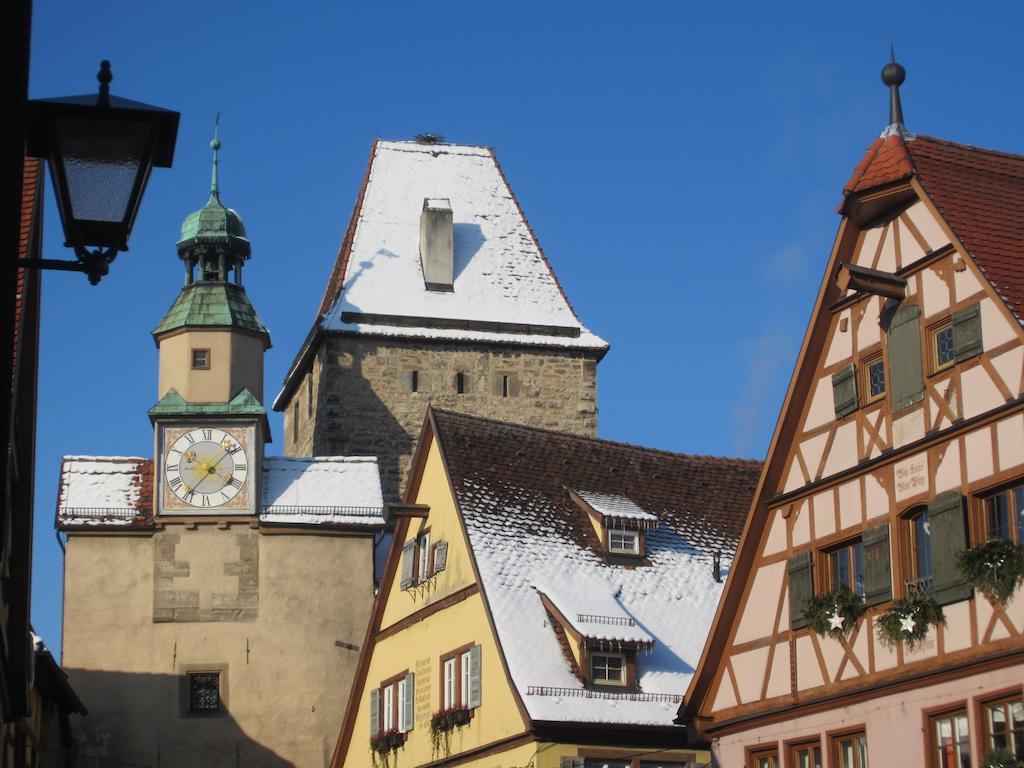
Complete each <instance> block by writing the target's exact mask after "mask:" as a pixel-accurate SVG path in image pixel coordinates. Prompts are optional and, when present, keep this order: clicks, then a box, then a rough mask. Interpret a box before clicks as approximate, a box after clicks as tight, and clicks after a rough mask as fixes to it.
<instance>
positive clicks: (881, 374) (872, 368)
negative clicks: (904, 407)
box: [861, 355, 886, 403]
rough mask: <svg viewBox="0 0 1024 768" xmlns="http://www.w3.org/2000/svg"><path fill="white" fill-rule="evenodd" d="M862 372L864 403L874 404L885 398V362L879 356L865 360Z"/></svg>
mask: <svg viewBox="0 0 1024 768" xmlns="http://www.w3.org/2000/svg"><path fill="white" fill-rule="evenodd" d="M861 370H862V371H863V372H864V392H865V393H867V397H866V399H865V403H874V402H876V401H878V400H881V399H882V398H883V397H885V389H886V386H885V362H884V361H883V360H882V357H881V355H878V356H876V357H873V358H871V359H870V360H867V361H866V362H865V363H864V364H863V365H862V366H861Z"/></svg>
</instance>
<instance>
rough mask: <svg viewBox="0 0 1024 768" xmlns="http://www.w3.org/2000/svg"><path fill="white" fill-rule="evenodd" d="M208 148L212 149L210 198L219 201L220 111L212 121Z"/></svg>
mask: <svg viewBox="0 0 1024 768" xmlns="http://www.w3.org/2000/svg"><path fill="white" fill-rule="evenodd" d="M210 149H212V150H213V178H212V179H210V200H216V201H217V202H220V184H219V182H218V180H217V150H219V149H220V112H218V113H217V119H216V120H214V123H213V140H212V141H211V142H210Z"/></svg>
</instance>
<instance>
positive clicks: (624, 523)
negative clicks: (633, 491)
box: [569, 489, 658, 566]
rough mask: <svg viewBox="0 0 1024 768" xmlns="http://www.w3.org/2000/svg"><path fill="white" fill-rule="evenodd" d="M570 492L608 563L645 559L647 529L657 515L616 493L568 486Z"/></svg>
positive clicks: (654, 523) (629, 563) (641, 562)
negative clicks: (591, 528) (583, 513)
mask: <svg viewBox="0 0 1024 768" xmlns="http://www.w3.org/2000/svg"><path fill="white" fill-rule="evenodd" d="M569 496H570V497H571V498H572V500H573V501H575V502H576V504H577V506H579V507H580V509H582V510H583V511H584V512H585V513H586V515H587V517H588V518H589V520H590V524H591V525H592V526H593V527H594V533H596V534H597V537H598V540H599V541H600V543H601V549H602V550H603V552H604V554H605V558H606V560H607V561H608V563H609V564H611V565H625V566H634V565H644V564H645V563H646V559H645V558H646V556H647V549H646V541H645V538H646V532H647V531H648V530H650V529H651V528H655V527H656V526H657V525H658V517H657V515H653V514H651V513H650V512H648V511H647V510H645V509H643V508H641V507H640V506H639V505H638V504H636V503H635V502H634V501H633V500H632V499H630V498H628V497H626V496H621V495H617V494H609V493H601V492H597V491H578V490H573V489H569Z"/></svg>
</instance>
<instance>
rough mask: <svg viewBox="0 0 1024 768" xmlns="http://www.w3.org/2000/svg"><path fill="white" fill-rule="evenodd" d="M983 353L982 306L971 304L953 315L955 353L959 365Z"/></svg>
mask: <svg viewBox="0 0 1024 768" xmlns="http://www.w3.org/2000/svg"><path fill="white" fill-rule="evenodd" d="M981 351H982V343H981V305H980V304H971V306H969V307H964V308H963V309H958V310H957V311H956V312H954V313H953V352H954V354H955V355H956V361H957V362H958V363H959V362H961V361H963V360H969V359H970V358H972V357H975V356H977V355H980V354H981Z"/></svg>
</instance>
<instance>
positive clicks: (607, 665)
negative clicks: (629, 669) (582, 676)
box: [590, 653, 626, 685]
mask: <svg viewBox="0 0 1024 768" xmlns="http://www.w3.org/2000/svg"><path fill="white" fill-rule="evenodd" d="M590 680H591V682H592V683H594V684H595V685H625V684H626V657H625V655H623V654H621V653H594V654H591V656H590Z"/></svg>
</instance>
